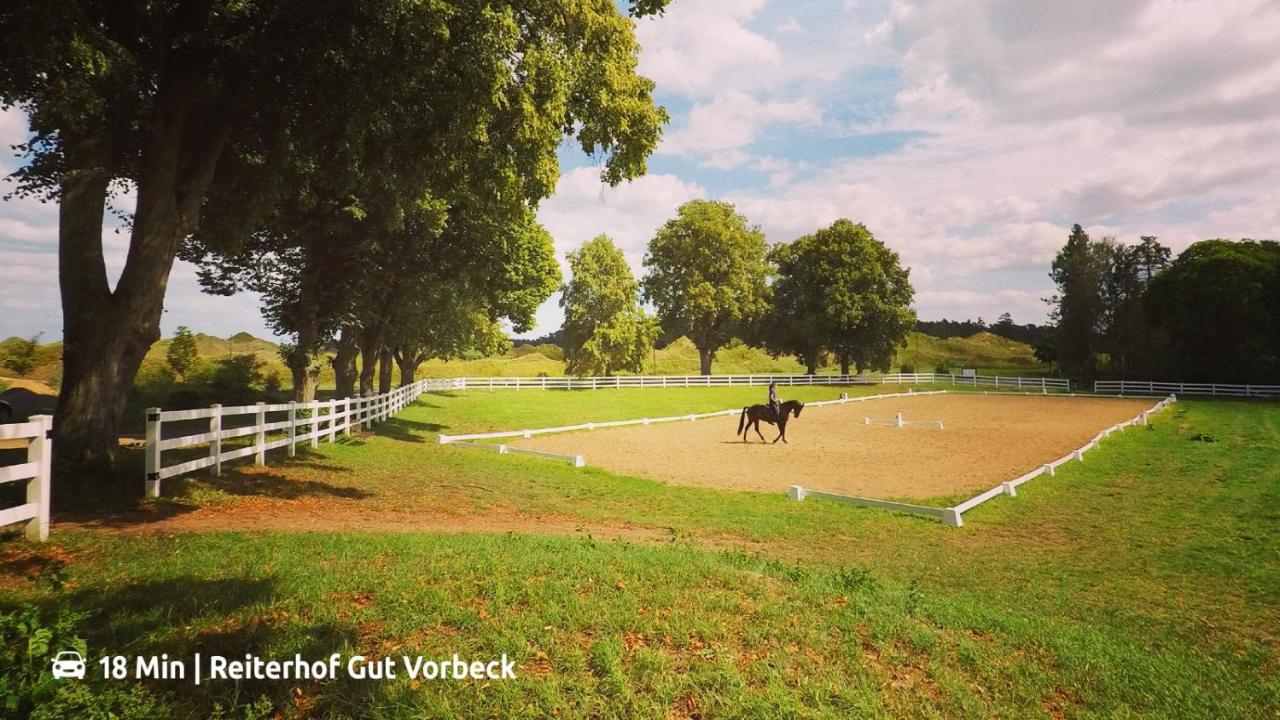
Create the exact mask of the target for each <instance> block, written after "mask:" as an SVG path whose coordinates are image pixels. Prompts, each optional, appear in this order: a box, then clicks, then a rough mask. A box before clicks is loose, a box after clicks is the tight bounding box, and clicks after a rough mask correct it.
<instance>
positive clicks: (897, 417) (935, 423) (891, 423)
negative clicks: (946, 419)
mask: <svg viewBox="0 0 1280 720" xmlns="http://www.w3.org/2000/svg"><path fill="white" fill-rule="evenodd" d="M862 424H863V425H881V426H884V427H895V428H900V427H911V426H918V427H936V428H938V429H939V430H942V429H943V427H942V421H941V420H906V419H903V417H902V413H896V414H894V416H893V417H892V418H889V419H888V420H881V419H879V418H871V417H864V418H862Z"/></svg>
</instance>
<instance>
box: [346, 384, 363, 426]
mask: <svg viewBox="0 0 1280 720" xmlns="http://www.w3.org/2000/svg"><path fill="white" fill-rule="evenodd" d="M347 402H351V401H350V400H347ZM363 415H364V398H362V397H360V391H359V390H357V391H356V414H355V415H353V416H351V417H348V418H347V422H348V423H352V422H354V423H355V424H356V430H359V429H360V428H361V427H362V426H363V425H364V422H363V421H364V417H363Z"/></svg>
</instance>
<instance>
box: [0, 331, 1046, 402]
mask: <svg viewBox="0 0 1280 720" xmlns="http://www.w3.org/2000/svg"><path fill="white" fill-rule="evenodd" d="M18 341H19V339H18V338H9V339H7V340H4V341H0V358H3V357H4V356H5V353H6V348H8V347H12V343H14V342H18ZM170 342H172V338H165V339H164V340H161V341H160V342H158V343H156V344H155V345H154V346H153V347H152V348H151V350H150V351H148V352H147V356H146V358H144V359H143V371H144V373H145V372H146V371H147V370H149V369H151V370H158V369H159V368H161V367H163V366H164V364H165V354H166V352H167V351H168V348H169V343H170ZM196 347H197V348H198V349H199V353H200V358H201V359H202V360H204V361H207V362H212V361H216V360H218V359H220V358H227V357H231V356H233V355H245V354H251V355H255V356H257V357H258V358H259V359H260V360H261V361H262V362H263V363H264V365H265V366H266V371H267V373H268V374H270V373H275V374H276V375H278V376H279V379H280V380H281V381H282V384H283V385H284V386H286V387H287V386H288V385H289V380H290V378H289V370H288V367H287V366H286V365H285V364H284V361H283V360H282V359H281V358H280V354H279V346H278V345H277V344H276V343H274V342H272V341H270V340H264V339H262V338H258V337H254V336H253V335H251V334H249V333H236V334H235V335H232V336H231V337H229V338H220V337H216V336H214V335H206V334H204V333H197V334H196ZM61 354H62V343H47V344H44V345H40V346H39V348H38V349H37V351H36V367H35V369H34V370H32V371H31V372H30V373H28V374H26V375H25V376H24V377H25V378H26V379H28V380H34V381H37V382H40V383H44V384H47V385H49V386H52V387H54V388H56V387H57V386H58V385H59V384H60V382H61V380H62V364H61ZM904 366H906V367H913V368H914V369H915V371H916V372H933V371H934V370H935V369H936V368H938V367H940V366H946V367H948V368H961V367H973V368H978V369H979V370H981V371H983V372H984V373H991V372H1002V373H1004V374H1010V373H1016V374H1023V375H1035V374H1042V373H1044V372H1045V371H1046V368H1044V366H1042V365H1041V364H1040V363H1039V362H1038V361H1036V359H1035V357H1034V355H1033V354H1032V350H1031V346H1030V345H1027V344H1025V343H1020V342H1016V341H1014V340H1010V339H1008V338H1004V337H1000V336H998V335H994V334H992V333H990V332H985V331H983V332H979V333H976V334H974V335H971V336H969V337H951V338H946V339H942V338H936V337H932V336H929V335H925V334H923V333H919V332H913V333H911V335H910V336H909V337H908V342H907V347H906V348H904V349H902V350H901V351H899V352H898V356H897V360H896V362H895V368H902V367H904ZM712 369H713V372H715V373H716V374H720V375H726V374H733V375H746V374H752V373H779V374H781V373H803V372H804V366H803V365H801V364H800V363H799V362H798V361H797V360H796V359H795V358H793V357H789V356H784V357H778V358H774V357H771V356H770V355H769V354H768V353H766V352H765V351H763V350H761V349H759V348H753V347H749V346H747V345H744V344H742V343H740V342H733V343H731V344H730V345H729V346H727V347H725V348H721V350H720V351H719V352H717V353H716V359H715V363H714V364H713V366H712ZM837 371H839V367H838V366H837V365H834V364H828V365H826V366H824V367H822V368H820V372H824V373H831V372H837ZM645 372H646V373H657V374H663V375H690V374H696V373H697V372H698V350H697V348H695V347H694V346H693V343H692V342H690V341H689V339H688V338H677V339H676V340H673V341H672V342H670V343H669V344H667V345H666V347H663V348H660V349H658V350H656V351H654V352H652V353H651V354H650V357H649V359H648V362H646V367H645ZM544 373H545V374H547V375H550V376H558V375H564V353H563V351H562V350H561V349H560V347H559V346H557V345H554V344H551V343H541V344H531V343H523V344H519V345H514V346H513V347H512V348H511V350H510V351H508V352H507V353H506V354H504V355H500V356H497V357H486V358H477V359H471V360H449V361H442V360H430V361H428V362H425V363H423V364H422V366H421V367H420V368H419V370H418V374H419V376H420V377H451V376H453V377H456V376H463V375H465V376H472V377H483V376H488V375H494V376H507V377H512V376H524V377H536V376H538V375H541V374H544ZM12 375H13V373H11V372H7V371H5V370H4V369H3V368H0V376H12ZM11 384H12V383H11ZM320 384H321V387H330V388H331V387H332V386H333V371H332V369H331V368H329V367H328V366H327V365H326V366H325V368H324V371H323V372H322V373H321V377H320Z"/></svg>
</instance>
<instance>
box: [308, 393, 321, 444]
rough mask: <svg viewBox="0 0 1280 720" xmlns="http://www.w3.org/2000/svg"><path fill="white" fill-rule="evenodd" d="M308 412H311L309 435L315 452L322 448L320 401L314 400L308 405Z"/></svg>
mask: <svg viewBox="0 0 1280 720" xmlns="http://www.w3.org/2000/svg"><path fill="white" fill-rule="evenodd" d="M307 410H309V411H310V414H311V418H310V420H311V426H310V430H311V432H309V433H307V435H309V436H310V439H311V443H310V444H311V449H312V450H314V449H316V448H318V447H320V401H319V400H312V401H311V402H309V403H307Z"/></svg>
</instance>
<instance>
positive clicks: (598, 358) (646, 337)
mask: <svg viewBox="0 0 1280 720" xmlns="http://www.w3.org/2000/svg"><path fill="white" fill-rule="evenodd" d="M569 268H570V272H571V274H572V277H571V279H570V280H569V282H568V283H566V284H565V286H564V294H563V295H561V298H560V307H562V308H564V325H563V326H562V343H563V347H564V351H565V369H566V371H568V372H569V373H570V374H573V375H612V374H613V373H615V372H619V371H624V372H639V371H640V370H641V368H642V367H643V365H644V360H645V356H646V355H647V353H648V352H649V350H650V349H651V348H652V347H653V342H654V340H655V339H657V335H658V326H657V324H656V323H655V322H654V321H653V320H652V319H651V318H649V317H646V316H645V314H644V310H643V309H641V307H640V297H639V296H640V284H639V283H637V282H636V280H635V278H634V277H633V276H632V275H631V268H630V267H628V266H627V260H626V257H625V256H623V254H622V251H621V250H619V249H618V247H617V246H616V245H614V244H613V241H612V240H610V239H609V237H608V236H607V235H599V236H597V237H595V238H594V239H592V240H588V241H587V242H585V243H583V244H582V247H580V248H578V249H577V250H575V251H573V252H571V253H569Z"/></svg>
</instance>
